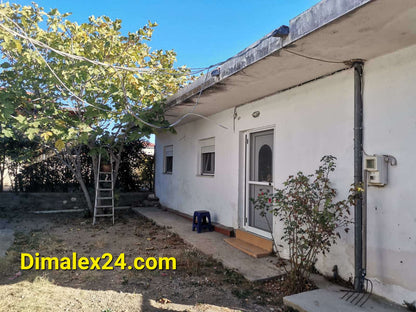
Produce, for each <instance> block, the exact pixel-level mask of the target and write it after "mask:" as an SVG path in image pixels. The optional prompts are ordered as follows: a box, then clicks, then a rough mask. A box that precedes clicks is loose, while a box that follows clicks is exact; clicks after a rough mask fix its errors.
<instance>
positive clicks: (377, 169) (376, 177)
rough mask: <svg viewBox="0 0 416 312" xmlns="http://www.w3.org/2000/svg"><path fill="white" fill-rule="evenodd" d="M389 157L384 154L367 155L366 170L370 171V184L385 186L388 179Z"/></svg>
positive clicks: (365, 159) (365, 160)
mask: <svg viewBox="0 0 416 312" xmlns="http://www.w3.org/2000/svg"><path fill="white" fill-rule="evenodd" d="M388 166H389V158H388V157H387V156H384V155H374V156H366V157H365V158H364V170H366V171H367V172H368V179H367V183H368V185H373V186H384V185H386V184H387V181H388Z"/></svg>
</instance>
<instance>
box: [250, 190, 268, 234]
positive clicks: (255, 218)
mask: <svg viewBox="0 0 416 312" xmlns="http://www.w3.org/2000/svg"><path fill="white" fill-rule="evenodd" d="M272 191H273V187H271V186H263V185H255V184H250V186H249V195H250V198H257V197H258V196H259V194H261V193H264V194H267V193H270V192H272ZM249 205H250V207H249V214H248V220H247V221H248V224H249V226H252V227H255V228H257V229H260V230H263V231H266V232H269V233H271V231H272V229H273V222H272V220H273V216H272V214H271V213H267V214H266V215H265V216H262V215H261V214H260V213H261V210H259V209H254V205H253V203H252V202H251V201H250V204H249Z"/></svg>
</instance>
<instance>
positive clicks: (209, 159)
mask: <svg viewBox="0 0 416 312" xmlns="http://www.w3.org/2000/svg"><path fill="white" fill-rule="evenodd" d="M199 142H200V147H201V156H200V164H201V167H200V174H201V175H213V174H214V173H215V141H214V138H210V139H205V140H200V141H199Z"/></svg>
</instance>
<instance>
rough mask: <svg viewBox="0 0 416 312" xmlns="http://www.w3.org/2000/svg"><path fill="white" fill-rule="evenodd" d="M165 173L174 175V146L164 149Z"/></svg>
mask: <svg viewBox="0 0 416 312" xmlns="http://www.w3.org/2000/svg"><path fill="white" fill-rule="evenodd" d="M163 153H164V160H165V163H164V173H172V170H173V145H168V146H165V147H164V150H163Z"/></svg>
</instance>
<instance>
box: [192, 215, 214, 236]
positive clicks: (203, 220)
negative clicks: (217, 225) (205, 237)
mask: <svg viewBox="0 0 416 312" xmlns="http://www.w3.org/2000/svg"><path fill="white" fill-rule="evenodd" d="M195 228H196V230H197V232H198V233H201V231H202V230H204V229H208V230H209V231H213V230H214V228H213V226H212V224H211V215H210V214H209V211H207V210H197V211H194V218H193V222H192V231H195Z"/></svg>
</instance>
